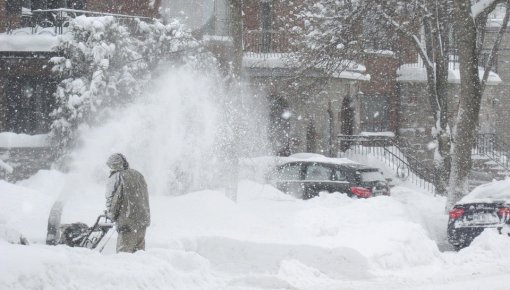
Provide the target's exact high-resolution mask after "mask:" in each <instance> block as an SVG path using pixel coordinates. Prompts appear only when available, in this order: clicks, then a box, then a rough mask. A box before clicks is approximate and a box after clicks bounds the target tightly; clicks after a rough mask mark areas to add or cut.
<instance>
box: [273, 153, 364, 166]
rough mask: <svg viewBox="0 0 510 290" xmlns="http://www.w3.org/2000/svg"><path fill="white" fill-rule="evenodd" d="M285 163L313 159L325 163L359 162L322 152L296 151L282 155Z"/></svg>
mask: <svg viewBox="0 0 510 290" xmlns="http://www.w3.org/2000/svg"><path fill="white" fill-rule="evenodd" d="M280 159H281V161H283V163H285V162H292V161H311V162H324V163H332V164H340V165H342V164H359V163H358V162H356V161H353V160H351V159H349V158H334V157H326V156H324V155H322V154H317V153H306V152H304V153H296V154H292V155H290V156H289V157H280Z"/></svg>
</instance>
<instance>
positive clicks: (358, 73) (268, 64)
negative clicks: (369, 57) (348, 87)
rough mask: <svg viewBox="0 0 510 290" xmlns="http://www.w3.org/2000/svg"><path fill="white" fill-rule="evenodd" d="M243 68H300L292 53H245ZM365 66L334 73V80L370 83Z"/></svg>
mask: <svg viewBox="0 0 510 290" xmlns="http://www.w3.org/2000/svg"><path fill="white" fill-rule="evenodd" d="M243 66H244V67H248V68H265V69H276V68H282V69H293V68H298V67H299V63H298V62H297V61H296V59H295V57H293V54H291V53H252V52H249V53H245V54H244V57H243ZM365 71H366V68H365V66H363V65H361V64H358V63H352V64H350V65H349V67H348V68H347V69H345V70H343V71H341V72H339V73H334V74H333V75H332V76H333V77H334V78H340V79H353V80H360V81H369V80H370V75H368V74H366V73H365Z"/></svg>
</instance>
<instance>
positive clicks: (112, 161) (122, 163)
mask: <svg viewBox="0 0 510 290" xmlns="http://www.w3.org/2000/svg"><path fill="white" fill-rule="evenodd" d="M106 165H108V167H110V169H111V171H120V170H126V169H128V168H129V163H128V162H127V159H126V157H124V155H122V154H121V153H115V154H113V155H112V156H110V157H109V158H108V161H106Z"/></svg>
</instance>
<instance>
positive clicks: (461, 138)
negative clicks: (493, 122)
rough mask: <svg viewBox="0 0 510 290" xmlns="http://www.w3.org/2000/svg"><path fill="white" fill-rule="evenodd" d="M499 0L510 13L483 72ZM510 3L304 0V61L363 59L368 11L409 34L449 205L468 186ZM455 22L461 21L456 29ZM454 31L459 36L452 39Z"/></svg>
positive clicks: (438, 181) (324, 63)
mask: <svg viewBox="0 0 510 290" xmlns="http://www.w3.org/2000/svg"><path fill="white" fill-rule="evenodd" d="M501 3H507V6H506V7H507V13H506V15H505V18H504V21H503V24H502V26H501V29H500V31H499V33H498V37H497V39H496V41H495V42H494V44H493V47H492V49H491V54H490V56H489V60H488V61H487V63H486V64H485V66H484V67H483V68H484V75H483V76H482V78H481V80H480V78H479V75H478V66H479V63H478V56H479V54H480V52H481V47H482V45H483V43H484V32H485V30H486V25H487V19H488V15H489V13H490V12H491V11H493V10H494V9H495V7H496V5H498V4H501ZM509 8H510V5H508V0H479V1H476V0H444V1H434V0H376V1H369V0H360V1H333V0H305V5H304V8H303V10H304V12H303V13H301V15H302V19H303V20H304V23H305V25H304V32H305V33H303V34H304V36H305V39H306V41H307V42H305V43H306V45H304V46H303V47H304V49H303V52H304V54H305V56H304V57H303V60H302V61H305V62H306V63H307V64H308V67H310V66H314V67H317V66H319V67H321V68H325V69H326V71H334V70H336V69H339V68H342V66H344V65H346V63H348V61H346V60H358V59H360V58H359V57H360V56H361V55H362V54H360V52H362V51H363V43H364V42H367V41H371V40H372V41H374V40H375V41H378V39H377V38H375V39H369V38H371V37H374V35H366V34H363V33H360V31H359V30H360V29H359V28H360V27H362V25H361V23H362V21H363V20H364V19H372V21H373V22H372V25H380V27H381V29H390V30H392V31H394V32H396V33H398V35H399V36H400V37H401V38H402V39H406V40H407V41H408V43H410V44H411V45H412V46H413V47H414V49H415V51H416V52H417V53H418V55H419V56H420V58H421V59H422V60H423V64H424V66H425V69H426V74H427V93H428V99H429V103H430V106H431V110H432V112H434V121H435V126H434V127H435V130H434V134H433V137H434V139H435V141H436V143H437V146H436V154H435V156H436V158H435V176H436V178H435V186H436V190H437V192H438V193H439V194H443V195H448V205H447V207H449V206H451V205H452V204H453V203H455V202H456V201H457V200H458V199H459V198H460V197H461V196H462V195H463V194H464V193H465V192H466V190H467V188H466V186H467V178H468V174H469V171H470V169H471V146H472V144H473V140H474V136H475V132H476V128H477V125H478V114H479V112H480V103H481V97H482V93H483V90H484V88H485V84H486V82H487V79H488V77H489V72H490V70H491V68H492V66H493V64H494V59H495V56H496V54H497V51H498V49H499V45H500V43H501V39H502V37H503V34H504V32H505V29H506V26H507V23H508V9H509ZM454 20H455V21H454ZM452 23H455V24H456V27H457V29H456V30H455V34H453V25H452ZM356 27H358V28H356ZM299 32H300V33H301V31H299ZM453 35H455V36H456V37H455V39H457V42H456V43H450V41H451V39H452V36H453ZM457 52H458V55H459V61H460V70H461V97H460V104H459V112H458V116H457V120H456V122H455V124H456V126H455V130H451V129H450V128H449V125H448V124H449V123H450V122H449V120H448V71H449V62H450V57H451V56H452V55H454V54H457ZM452 131H453V132H452ZM449 187H450V188H449Z"/></svg>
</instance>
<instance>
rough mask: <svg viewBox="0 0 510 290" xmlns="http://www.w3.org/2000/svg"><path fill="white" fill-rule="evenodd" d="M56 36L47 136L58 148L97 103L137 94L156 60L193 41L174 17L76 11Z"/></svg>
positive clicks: (69, 141)
mask: <svg viewBox="0 0 510 290" xmlns="http://www.w3.org/2000/svg"><path fill="white" fill-rule="evenodd" d="M69 31H70V33H69V35H65V36H63V37H61V38H60V40H59V44H58V46H57V47H56V50H57V52H58V53H59V55H60V56H59V57H53V58H52V59H51V63H52V64H53V72H54V73H56V74H58V75H59V76H60V77H61V78H62V79H63V80H62V81H61V82H60V84H59V85H58V88H57V91H56V93H55V95H56V102H57V106H56V110H55V111H54V112H53V114H52V116H53V118H54V121H53V123H52V132H51V133H52V134H51V135H52V137H53V140H54V141H56V143H57V145H58V147H59V148H60V149H65V148H68V147H69V146H70V145H72V141H73V140H74V137H75V136H74V135H75V133H76V129H77V128H78V127H79V125H80V124H83V123H88V122H90V121H92V120H93V119H94V117H96V116H97V114H98V113H99V112H100V111H101V109H104V108H108V107H111V106H118V105H122V104H124V103H126V102H128V101H130V100H132V98H133V97H135V96H138V95H140V94H142V92H143V89H144V86H146V85H147V83H148V81H149V80H150V78H151V71H152V70H153V69H154V67H155V66H156V65H157V64H158V62H159V61H161V60H164V59H168V58H175V57H178V56H181V55H182V54H181V53H180V52H183V51H187V50H189V49H192V50H193V49H195V48H196V47H197V42H196V41H194V40H193V38H192V37H191V35H190V33H189V32H188V31H186V30H185V29H184V28H183V26H181V25H180V24H179V23H178V22H170V23H168V24H164V23H162V22H160V21H158V20H151V21H150V22H146V21H141V20H139V19H117V18H114V17H112V16H106V17H85V16H80V17H77V18H76V19H74V20H73V21H72V22H71V23H70V27H69Z"/></svg>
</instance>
